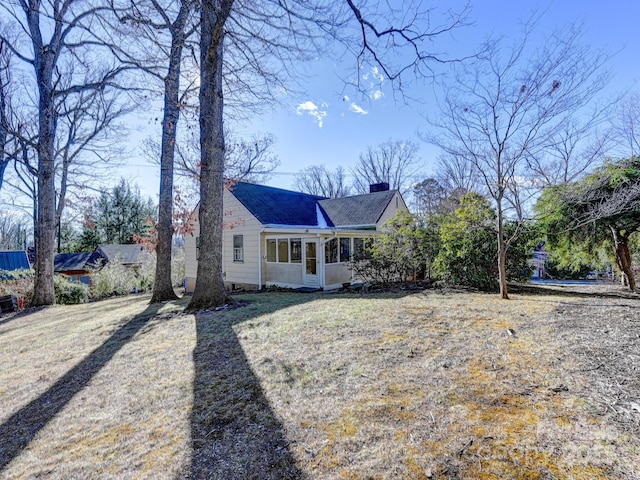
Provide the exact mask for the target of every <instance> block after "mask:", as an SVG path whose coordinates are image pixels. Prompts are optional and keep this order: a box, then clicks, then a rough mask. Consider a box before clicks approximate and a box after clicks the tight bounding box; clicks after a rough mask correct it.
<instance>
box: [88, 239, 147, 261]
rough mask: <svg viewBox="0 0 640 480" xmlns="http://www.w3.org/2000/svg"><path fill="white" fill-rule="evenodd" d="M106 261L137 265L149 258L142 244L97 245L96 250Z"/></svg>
mask: <svg viewBox="0 0 640 480" xmlns="http://www.w3.org/2000/svg"><path fill="white" fill-rule="evenodd" d="M96 252H98V253H99V254H101V255H102V256H103V257H104V258H105V259H106V261H107V262H111V261H113V260H117V261H118V262H120V263H121V264H122V265H137V264H142V263H144V262H146V261H149V260H151V254H150V253H149V251H148V250H147V249H146V247H144V245H106V244H105V245H98V249H97V250H96Z"/></svg>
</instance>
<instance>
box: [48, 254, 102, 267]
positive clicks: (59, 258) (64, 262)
mask: <svg viewBox="0 0 640 480" xmlns="http://www.w3.org/2000/svg"><path fill="white" fill-rule="evenodd" d="M99 259H100V254H98V253H97V252H80V253H58V254H57V255H56V256H55V259H54V260H53V271H54V272H71V271H80V270H88V269H90V268H92V267H94V266H97V265H98V261H99Z"/></svg>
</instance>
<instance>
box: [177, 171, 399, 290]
mask: <svg viewBox="0 0 640 480" xmlns="http://www.w3.org/2000/svg"><path fill="white" fill-rule="evenodd" d="M379 188H380V186H379V185H378V186H372V190H376V189H379ZM223 208H224V224H225V225H224V230H223V239H222V240H223V252H222V265H223V279H224V282H225V286H226V288H228V289H230V290H234V289H237V288H245V289H252V290H259V289H262V288H263V287H264V286H281V287H287V288H311V289H332V288H337V287H340V286H342V285H343V284H345V283H350V282H352V281H354V277H353V273H352V271H351V269H350V268H349V260H350V259H351V256H352V254H353V253H354V252H357V251H358V250H359V249H363V248H364V239H365V238H367V237H370V236H372V235H374V234H375V233H376V231H377V230H379V229H380V227H381V226H382V224H383V223H384V222H385V221H386V220H388V219H390V218H392V217H394V216H395V215H396V213H397V212H398V210H404V211H406V210H407V206H406V204H405V202H404V200H403V198H402V195H400V193H399V192H398V191H395V190H394V191H389V190H388V187H387V189H385V190H383V191H373V193H369V194H366V195H356V196H352V197H344V198H336V199H327V198H323V197H317V196H314V195H308V194H305V193H300V192H293V191H289V190H282V189H279V188H273V187H266V186H263V185H254V184H251V183H245V182H238V183H236V184H234V185H233V186H231V187H230V188H227V189H225V191H224V196H223ZM192 222H193V230H192V233H191V235H189V234H188V235H186V236H185V290H186V291H187V292H192V291H193V289H194V287H195V281H196V272H197V266H198V260H197V259H198V256H199V248H200V247H199V243H200V242H199V240H200V239H199V235H200V226H199V224H198V220H197V214H194V216H193V220H192Z"/></svg>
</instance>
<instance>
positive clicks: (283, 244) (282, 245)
mask: <svg viewBox="0 0 640 480" xmlns="http://www.w3.org/2000/svg"><path fill="white" fill-rule="evenodd" d="M278 262H280V263H288V262H289V240H287V239H281V240H278Z"/></svg>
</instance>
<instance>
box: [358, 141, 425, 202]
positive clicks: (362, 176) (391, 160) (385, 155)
mask: <svg viewBox="0 0 640 480" xmlns="http://www.w3.org/2000/svg"><path fill="white" fill-rule="evenodd" d="M418 150H419V147H418V145H417V144H416V143H415V142H412V141H410V140H387V141H386V142H383V143H380V144H379V145H376V146H375V147H367V150H366V151H365V152H364V153H361V154H360V158H359V160H358V162H357V163H356V165H355V166H354V167H353V168H352V169H351V174H352V175H353V189H354V190H355V191H356V192H357V193H369V186H370V185H372V184H374V183H383V182H384V183H388V184H389V188H391V189H392V190H400V192H402V193H404V192H406V191H408V190H409V188H410V187H411V185H410V183H411V179H412V178H413V177H414V176H415V175H416V173H417V165H418V162H419V158H418V156H417V155H418Z"/></svg>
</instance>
